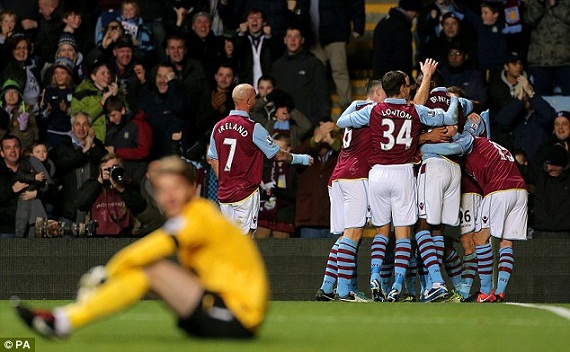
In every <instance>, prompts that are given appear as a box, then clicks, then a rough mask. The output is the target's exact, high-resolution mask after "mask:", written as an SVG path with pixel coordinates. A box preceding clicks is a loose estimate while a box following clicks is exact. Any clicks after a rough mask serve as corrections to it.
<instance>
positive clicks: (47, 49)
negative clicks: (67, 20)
mask: <svg viewBox="0 0 570 352" xmlns="http://www.w3.org/2000/svg"><path fill="white" fill-rule="evenodd" d="M38 7H39V10H40V15H41V18H40V21H39V24H38V35H37V37H36V40H35V52H36V53H37V54H38V56H39V57H40V60H41V63H43V62H44V61H47V62H53V60H54V57H55V51H56V49H57V41H58V39H59V36H60V34H61V27H62V26H61V24H62V21H61V16H62V7H63V6H61V1H60V0H38Z"/></svg>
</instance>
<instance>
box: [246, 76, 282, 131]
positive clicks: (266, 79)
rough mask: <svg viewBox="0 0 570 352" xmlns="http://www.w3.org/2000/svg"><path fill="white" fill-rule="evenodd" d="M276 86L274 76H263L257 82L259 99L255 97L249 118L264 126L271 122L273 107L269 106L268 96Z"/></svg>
mask: <svg viewBox="0 0 570 352" xmlns="http://www.w3.org/2000/svg"><path fill="white" fill-rule="evenodd" d="M275 86H276V84H275V78H273V77H272V76H261V77H259V80H258V82H257V97H255V104H254V105H253V110H252V111H251V112H250V113H249V116H250V117H251V119H252V120H253V121H255V122H259V123H260V124H262V125H263V126H265V125H266V124H267V122H269V120H271V113H272V112H273V107H271V106H269V107H268V106H267V95H268V94H269V93H271V92H272V91H273V89H275Z"/></svg>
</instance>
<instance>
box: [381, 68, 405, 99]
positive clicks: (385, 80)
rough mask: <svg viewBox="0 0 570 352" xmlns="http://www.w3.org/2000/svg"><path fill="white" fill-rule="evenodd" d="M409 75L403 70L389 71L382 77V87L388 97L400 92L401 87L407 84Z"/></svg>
mask: <svg viewBox="0 0 570 352" xmlns="http://www.w3.org/2000/svg"><path fill="white" fill-rule="evenodd" d="M406 77H408V75H407V74H406V73H405V72H403V71H389V72H386V74H384V76H383V77H382V88H384V92H386V95H387V96H388V97H394V96H396V95H398V94H400V87H401V86H405V85H406Z"/></svg>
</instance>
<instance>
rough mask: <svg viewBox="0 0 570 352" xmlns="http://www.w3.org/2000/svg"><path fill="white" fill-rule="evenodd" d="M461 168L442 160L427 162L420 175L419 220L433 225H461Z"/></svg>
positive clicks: (429, 160) (430, 159)
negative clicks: (424, 220)
mask: <svg viewBox="0 0 570 352" xmlns="http://www.w3.org/2000/svg"><path fill="white" fill-rule="evenodd" d="M460 200H461V168H460V167H459V164H456V163H454V162H452V161H449V160H446V159H442V158H429V159H427V160H425V161H424V162H423V164H422V166H421V167H420V172H419V173H418V217H420V218H422V219H426V221H427V223H428V224H430V225H440V224H445V225H450V226H457V225H459V203H460Z"/></svg>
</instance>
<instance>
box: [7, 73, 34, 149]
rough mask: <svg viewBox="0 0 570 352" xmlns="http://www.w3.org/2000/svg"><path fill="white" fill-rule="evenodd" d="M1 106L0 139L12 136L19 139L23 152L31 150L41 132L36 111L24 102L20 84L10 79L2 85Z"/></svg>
mask: <svg viewBox="0 0 570 352" xmlns="http://www.w3.org/2000/svg"><path fill="white" fill-rule="evenodd" d="M0 104H1V106H2V108H0V139H1V138H3V137H4V136H5V135H7V134H11V135H13V136H16V137H18V139H19V144H20V146H21V147H22V150H25V149H31V148H32V145H33V143H34V141H36V140H37V139H38V138H39V134H40V132H39V129H38V126H37V124H36V116H35V114H34V111H33V110H32V109H31V107H30V106H29V105H28V104H26V103H25V102H24V97H23V96H22V90H21V88H20V86H19V85H18V82H16V81H14V80H11V79H8V80H7V81H5V82H4V83H3V84H2V93H1V94H0Z"/></svg>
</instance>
